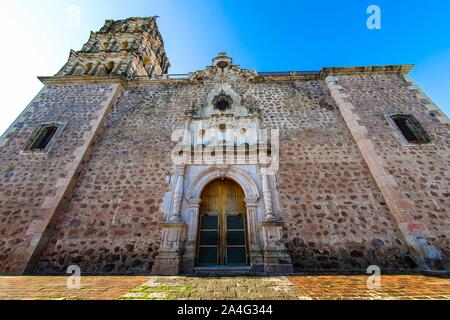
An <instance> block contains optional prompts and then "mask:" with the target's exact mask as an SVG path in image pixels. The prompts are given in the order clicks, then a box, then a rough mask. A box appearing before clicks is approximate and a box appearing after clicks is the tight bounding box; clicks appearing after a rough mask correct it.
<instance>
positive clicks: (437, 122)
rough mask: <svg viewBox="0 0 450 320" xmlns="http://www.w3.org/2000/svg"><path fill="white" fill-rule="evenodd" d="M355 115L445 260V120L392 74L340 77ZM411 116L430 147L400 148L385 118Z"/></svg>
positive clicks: (448, 179)
mask: <svg viewBox="0 0 450 320" xmlns="http://www.w3.org/2000/svg"><path fill="white" fill-rule="evenodd" d="M339 84H340V85H341V86H343V87H344V89H345V91H346V93H347V94H348V95H349V99H350V101H351V102H352V103H353V105H354V106H355V112H356V113H357V114H358V115H359V117H360V123H361V124H362V125H364V126H365V127H366V128H367V129H368V132H369V135H370V136H371V139H372V141H373V142H374V148H375V151H376V152H377V153H378V155H380V156H381V157H382V158H383V159H384V160H385V161H386V163H387V165H388V168H387V169H388V170H389V173H390V174H391V175H392V176H394V177H395V180H396V182H397V184H398V185H399V187H400V188H399V192H400V193H401V195H402V196H403V197H405V198H406V199H409V200H410V201H411V202H412V203H413V204H414V206H415V208H416V212H415V215H414V219H415V220H416V221H419V222H423V223H424V224H425V225H426V226H427V227H428V230H429V231H430V234H429V237H428V240H429V241H430V242H431V243H432V244H433V245H435V246H436V247H437V248H439V249H441V251H442V253H444V255H445V256H446V259H449V257H450V237H449V236H450V228H449V217H448V213H449V212H450V199H449V184H450V175H449V170H448V168H449V167H450V157H449V155H450V147H449V141H450V135H449V127H448V123H449V122H448V119H447V118H446V116H445V115H444V114H442V112H441V111H438V110H433V111H432V112H431V113H430V110H432V109H435V108H431V104H432V103H431V102H430V101H429V100H428V99H427V98H426V97H424V96H423V95H422V94H421V92H419V91H418V89H417V88H416V87H414V85H413V84H412V83H411V82H410V81H409V79H407V78H406V79H405V78H403V77H401V76H397V75H389V76H387V75H374V76H365V77H350V76H346V77H339ZM395 112H410V113H412V114H413V115H414V116H415V117H416V118H417V119H418V120H419V122H420V123H421V124H422V126H423V127H424V128H425V130H426V131H427V133H428V134H429V135H430V136H431V138H432V143H431V144H426V145H417V146H403V145H401V143H400V141H399V140H398V138H397V136H396V134H395V130H394V129H393V128H392V127H391V126H389V124H388V122H387V121H386V120H385V118H384V114H388V113H395Z"/></svg>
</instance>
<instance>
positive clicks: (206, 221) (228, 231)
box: [197, 180, 248, 265]
mask: <svg viewBox="0 0 450 320" xmlns="http://www.w3.org/2000/svg"><path fill="white" fill-rule="evenodd" d="M244 198H245V196H244V192H243V190H242V189H241V187H240V186H239V185H238V184H237V183H235V182H233V181H231V180H216V181H214V182H212V183H210V184H209V185H208V186H207V187H206V188H205V190H204V191H203V193H202V203H201V207H200V224H199V226H200V227H199V240H198V252H197V264H199V265H246V264H247V263H248V248H247V234H246V220H245V218H246V207H245V201H244ZM216 257H217V258H216Z"/></svg>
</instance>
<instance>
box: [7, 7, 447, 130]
mask: <svg viewBox="0 0 450 320" xmlns="http://www.w3.org/2000/svg"><path fill="white" fill-rule="evenodd" d="M371 4H375V5H378V6H379V7H380V8H381V18H382V20H381V30H369V29H368V28H367V27H366V20H367V18H368V14H367V13H366V10H367V7H368V6H369V5H371ZM71 6H77V7H79V8H80V18H81V19H80V24H79V26H75V28H74V27H73V25H72V27H70V23H69V22H70V21H71V17H72V15H71V12H73V11H71V10H70V9H69V8H71ZM153 15H159V16H160V18H159V19H158V24H159V27H160V31H161V33H162V35H163V37H164V40H165V45H166V50H167V53H168V55H169V58H170V61H171V64H172V67H171V69H170V73H187V72H190V71H195V70H199V69H203V68H204V67H205V66H206V65H209V64H210V63H211V59H212V57H213V56H215V55H216V54H217V53H218V52H220V51H226V52H227V53H228V54H229V55H230V56H232V57H233V58H234V62H235V63H236V64H240V65H241V66H242V67H243V68H246V69H255V70H258V71H290V70H319V69H320V68H321V67H325V66H353V65H379V64H401V63H413V64H416V67H415V69H414V70H413V71H412V72H411V74H410V75H411V77H412V78H413V79H414V80H415V81H416V82H417V83H418V84H419V85H420V86H421V87H422V88H423V89H425V91H426V92H427V93H428V94H429V95H430V96H431V98H432V99H433V100H434V101H435V102H436V103H437V104H438V105H439V106H440V107H441V108H442V109H443V110H444V111H445V112H446V113H447V115H449V114H450V80H449V77H448V75H449V74H450V1H447V0H429V1H422V0H415V1H412V0H409V1H406V0H395V1H392V0H370V1H366V0H347V1H313V0H309V1H301V0H297V1H283V0H278V1H253V0H249V1H245V0H240V1H239V0H222V1H220V0H189V1H186V0H147V1H144V0H127V1H114V0H100V1H87V0H40V1H35V0H17V1H8V0H2V1H1V2H0V30H1V31H0V32H1V39H2V50H0V61H2V62H3V64H2V69H3V70H2V71H3V76H2V77H1V80H0V81H1V83H0V90H1V95H2V100H1V101H2V104H1V106H0V133H1V132H3V131H4V130H6V129H7V127H8V126H9V125H10V124H11V123H12V121H14V119H15V118H16V117H17V116H18V115H19V114H20V112H21V111H22V110H23V109H24V108H25V107H26V105H27V104H28V103H29V102H30V101H31V99H32V98H33V97H34V96H35V95H36V94H37V93H38V91H39V89H40V88H41V87H42V85H41V83H40V82H39V81H38V80H37V79H36V76H38V75H53V74H55V73H56V72H57V71H58V70H59V69H60V68H61V67H62V66H63V65H64V63H65V62H66V60H67V58H68V54H69V51H70V49H76V50H78V49H80V48H81V47H82V45H83V44H84V43H85V42H86V41H87V39H88V37H89V32H90V31H91V30H94V31H97V30H99V29H100V27H101V26H102V25H103V23H104V21H105V20H106V19H122V18H126V17H129V16H153ZM5 62H6V63H5Z"/></svg>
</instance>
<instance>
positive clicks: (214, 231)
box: [198, 213, 219, 265]
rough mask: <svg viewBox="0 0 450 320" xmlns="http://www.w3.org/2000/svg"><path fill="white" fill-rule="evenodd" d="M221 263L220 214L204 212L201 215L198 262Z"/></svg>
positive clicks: (207, 263)
mask: <svg viewBox="0 0 450 320" xmlns="http://www.w3.org/2000/svg"><path fill="white" fill-rule="evenodd" d="M218 263H219V216H218V215H217V213H216V214H204V215H202V216H201V217H200V231H199V242H198V264H199V265H215V264H218Z"/></svg>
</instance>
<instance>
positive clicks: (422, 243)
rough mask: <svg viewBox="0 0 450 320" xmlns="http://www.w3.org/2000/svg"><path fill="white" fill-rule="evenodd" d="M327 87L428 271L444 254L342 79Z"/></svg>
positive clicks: (330, 79)
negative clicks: (401, 188)
mask: <svg viewBox="0 0 450 320" xmlns="http://www.w3.org/2000/svg"><path fill="white" fill-rule="evenodd" d="M325 81H326V84H327V86H328V88H329V90H330V92H331V95H332V97H333V99H334V101H335V102H336V104H337V106H338V107H339V110H340V112H341V115H342V117H343V119H344V121H345V123H346V125H347V127H348V128H349V130H350V132H351V134H352V136H353V138H354V139H355V141H356V143H357V145H358V147H359V150H360V151H361V154H362V156H363V158H364V160H365V161H366V163H367V166H368V167H369V170H370V172H371V174H372V176H373V177H374V179H375V181H376V183H377V185H378V187H379V188H380V190H381V193H382V194H383V196H384V198H385V200H386V204H387V205H388V207H389V210H390V211H391V213H392V215H393V216H394V218H395V220H396V222H397V224H398V227H399V229H400V231H401V232H402V234H403V236H404V238H405V240H406V243H407V244H408V246H409V247H410V248H411V251H412V254H413V257H414V258H415V260H416V263H417V264H418V265H419V268H420V269H422V270H428V269H429V268H430V266H433V265H438V264H439V263H438V262H439V261H440V260H441V259H442V254H441V252H440V251H439V250H438V249H437V248H436V247H434V246H432V245H430V244H429V243H428V241H427V240H426V237H427V236H428V235H429V231H428V228H427V226H426V225H425V224H424V223H423V222H419V221H415V220H414V218H413V217H414V213H415V211H416V208H415V205H414V204H413V203H412V202H411V201H410V200H408V199H406V198H403V197H402V196H401V195H400V193H399V192H398V191H397V190H398V184H397V182H396V181H395V178H394V177H393V176H392V175H390V174H389V172H388V171H387V170H386V169H385V168H387V163H386V162H385V160H384V159H383V158H381V157H380V156H379V155H378V154H377V152H376V151H375V147H374V143H373V141H372V140H371V138H370V136H369V133H368V130H367V128H366V127H365V126H361V125H359V123H358V121H359V120H360V118H359V117H358V115H357V113H356V112H355V106H354V105H353V104H352V103H351V102H350V101H349V99H347V98H348V95H347V94H345V92H344V88H343V87H342V86H340V85H339V84H338V83H339V78H338V77H328V78H327V79H326V80H325Z"/></svg>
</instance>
